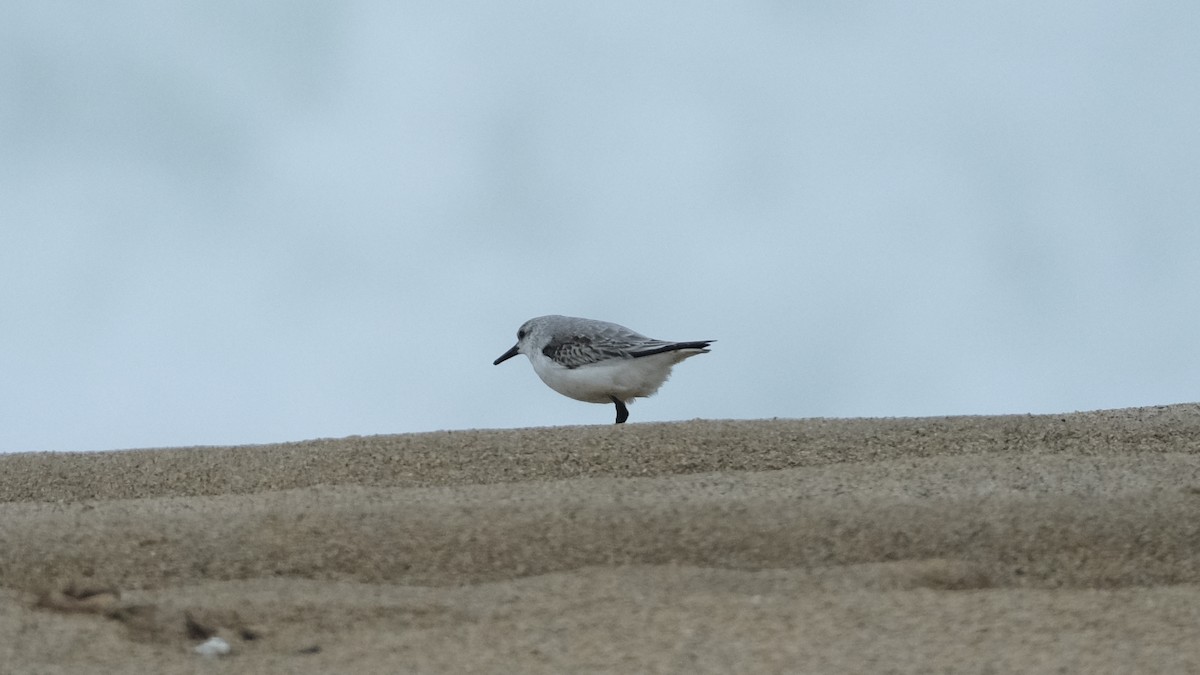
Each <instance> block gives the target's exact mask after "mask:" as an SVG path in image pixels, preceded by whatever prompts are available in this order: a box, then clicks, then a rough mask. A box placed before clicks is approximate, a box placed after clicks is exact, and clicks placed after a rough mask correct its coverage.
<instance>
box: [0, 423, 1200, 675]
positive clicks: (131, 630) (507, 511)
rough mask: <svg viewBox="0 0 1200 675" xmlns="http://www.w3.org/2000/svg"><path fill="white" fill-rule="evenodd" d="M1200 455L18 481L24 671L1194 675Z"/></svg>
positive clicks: (194, 465)
mask: <svg viewBox="0 0 1200 675" xmlns="http://www.w3.org/2000/svg"><path fill="white" fill-rule="evenodd" d="M1198 432H1200V406H1197V405H1194V404H1186V405H1177V406H1159V407H1154V408H1139V409H1129V410H1117V411H1099V412H1090V413H1071V414H1063V415H1044V416H1027V415H1018V416H992V417H957V418H922V419H879V420H872V419H859V420H763V421H693V422H687V423H676V424H629V425H624V426H622V427H616V426H599V427H563V428H552V429H527V430H504V431H464V432H441V433H433V434H412V435H400V436H375V437H354V438H348V439H340V440H333V439H324V440H317V441H309V442H302V443H288V444H278V445H266V446H246V447H229V448H188V449H161V450H134V451H121V452H111V453H92V454H26V455H13V456H5V457H0V544H2V546H0V598H2V599H3V600H2V601H0V608H2V609H0V637H4V638H5V639H3V640H0V643H2V644H4V645H7V646H5V647H0V663H6V664H10V666H11V667H12V668H14V670H12V672H102V671H104V670H109V671H111V672H135V671H138V670H139V669H140V671H141V672H146V671H147V670H149V671H153V672H164V673H173V672H198V671H195V669H197V668H206V667H209V666H205V665H203V664H201V662H202V661H204V659H203V658H202V657H198V656H195V655H194V654H191V653H190V652H189V649H190V648H191V647H192V646H193V645H194V644H195V643H196V641H197V639H198V636H199V635H201V634H204V633H205V631H211V632H212V633H213V634H219V635H222V636H225V637H226V638H227V639H228V640H229V641H230V643H231V644H232V645H233V647H234V651H233V654H231V655H230V656H228V657H222V658H221V659H219V663H218V664H210V666H213V667H219V668H235V669H236V670H237V672H272V671H274V672H279V671H280V670H286V671H288V672H332V671H338V670H341V671H344V672H396V671H397V670H412V671H415V672H737V671H742V672H750V671H753V672H928V671H930V670H937V669H946V670H947V672H989V669H990V672H1006V671H1011V672H1016V671H1021V672H1057V669H1059V668H1066V669H1067V670H1066V672H1188V671H1189V670H1190V669H1196V670H1197V671H1200V654H1198V653H1197V648H1196V647H1194V646H1193V643H1194V639H1193V637H1192V636H1193V635H1194V627H1195V626H1196V625H1198V624H1197V619H1200V609H1198V608H1200V603H1197V602H1196V600H1197V599H1198V596H1197V594H1198V591H1200V555H1198V554H1200V433H1198ZM85 587H86V588H94V589H98V590H97V592H98V593H102V592H108V591H109V590H111V597H110V596H105V595H96V596H92V597H91V598H90V599H89V598H85V600H86V601H87V602H91V603H93V604H95V605H96V607H94V608H91V609H87V608H85V609H83V610H79V611H75V609H74V608H73V606H72V605H71V604H70V603H72V602H75V601H74V600H72V599H71V598H70V597H67V598H66V599H61V598H62V596H63V593H64V589H68V590H72V589H73V590H76V591H77V590H78V589H81V588H85ZM48 598H60V599H59V600H56V601H51V600H48ZM97 598H98V599H97ZM189 622H190V623H189ZM189 626H191V628H189ZM197 626H199V627H200V628H197ZM64 645H66V647H64ZM3 650H8V653H7V654H6V653H5V651H3ZM1085 667H1086V668H1085ZM89 669H90V670H89ZM1122 669H1124V670H1122ZM1131 669H1132V670H1131ZM5 672H9V671H5Z"/></svg>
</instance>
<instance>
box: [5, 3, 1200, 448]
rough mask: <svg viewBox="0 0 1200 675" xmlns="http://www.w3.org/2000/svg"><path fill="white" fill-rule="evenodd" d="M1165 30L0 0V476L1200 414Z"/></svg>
mask: <svg viewBox="0 0 1200 675" xmlns="http://www.w3.org/2000/svg"><path fill="white" fill-rule="evenodd" d="M1197 35H1200V6H1198V5H1196V4H1195V3H1191V2H1154V1H1150V2H1146V1H1129V2H1086V1H1075V2H1062V3H1051V4H1050V5H1047V3H1039V2H1013V3H1000V4H985V3H958V2H925V3H911V2H863V3H826V2H812V3H785V2H768V1H765V0H764V1H759V2H736V3H734V2H727V3H700V4H699V5H697V4H696V3H665V4H664V3H640V2H617V3H602V4H600V5H595V6H576V5H571V4H566V5H564V4H562V3H533V2H510V3H490V2H438V3H406V2H398V3H397V2H260V3H239V2H213V3H200V4H194V3H136V2H129V3H103V4H96V3H85V2H46V3H23V4H22V5H20V6H18V4H17V3H10V4H8V5H5V6H3V7H2V8H0V326H2V327H3V330H2V331H0V332H2V334H3V336H4V337H3V346H4V349H3V351H2V352H0V418H2V422H0V452H13V451H26V450H100V449H115V448H129V447H151V446H181V445H197V444H241V443H264V442H273V441H288V440H301V439H305V438H312V437H320V436H344V435H350V434H363V435H366V434H380V433H396V432H412V431H431V430H439V429H464V428H493V427H519V426H539V425H566V424H606V423H610V422H611V418H612V411H611V406H609V407H604V406H598V405H589V404H584V403H579V402H575V401H571V400H569V399H566V398H563V397H561V396H559V395H557V394H555V393H554V392H552V391H550V390H549V389H547V388H546V387H545V386H544V385H542V384H541V382H540V381H539V380H538V379H537V377H536V376H535V375H534V373H533V371H532V369H531V368H530V367H529V365H528V363H527V362H526V361H525V359H523V358H522V359H519V360H513V361H511V362H509V363H505V364H504V365H502V366H500V367H493V366H492V365H491V361H492V360H493V359H494V358H495V357H496V356H498V355H499V354H500V353H501V352H503V351H504V350H505V349H507V348H508V347H509V346H510V345H511V344H512V343H513V341H514V339H515V332H516V329H517V327H518V326H519V325H520V324H521V323H522V322H523V321H524V320H526V319H528V318H530V317H532V316H537V315H541V314H548V313H561V314H571V315H578V316H587V317H592V318H598V319H605V320H610V321H616V322H618V323H622V324H625V325H627V326H629V327H631V328H634V329H635V330H639V331H641V332H643V333H646V334H648V335H651V336H653V337H658V338H664V339H709V338H715V339H717V340H719V342H717V344H716V345H714V349H713V352H712V353H711V354H709V355H706V356H702V357H698V358H695V359H692V360H689V361H688V362H686V363H684V364H682V365H681V366H680V367H679V368H677V369H676V371H675V375H674V376H673V378H672V380H671V381H670V382H668V383H667V384H666V385H665V386H664V387H663V389H662V390H661V392H660V393H659V394H658V395H657V396H656V397H654V398H651V399H647V400H642V401H639V402H638V403H637V404H636V405H634V406H633V407H632V408H631V420H630V421H631V422H646V421H658V420H678V419H691V418H696V417H703V418H743V419H746V418H763V417H776V416H778V417H811V416H839V417H841V416H908V415H943V414H965V413H1024V412H1060V411H1071V410H1081V409H1093V408H1103V407H1124V406H1133V405H1148V404H1159V403H1176V402H1183V401H1195V400H1198V399H1200V395H1198V394H1197V386H1198V385H1197V383H1198V382H1200V358H1198V357H1197V356H1196V345H1197V344H1198V343H1200V335H1198V333H1200V318H1198V317H1200V312H1197V300H1196V298H1197V291H1198V290H1200V123H1198V122H1197V121H1198V120H1200V78H1198V77H1197V76H1196V73H1197V70H1196V68H1197V64H1200V41H1198V40H1196V36H1197Z"/></svg>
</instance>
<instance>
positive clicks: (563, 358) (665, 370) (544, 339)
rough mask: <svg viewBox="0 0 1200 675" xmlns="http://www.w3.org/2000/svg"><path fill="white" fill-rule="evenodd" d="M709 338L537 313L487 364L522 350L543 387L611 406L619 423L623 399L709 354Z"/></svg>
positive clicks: (652, 388)
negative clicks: (671, 337) (677, 338)
mask: <svg viewBox="0 0 1200 675" xmlns="http://www.w3.org/2000/svg"><path fill="white" fill-rule="evenodd" d="M712 342H716V340H694V341H692V342H668V341H666V340H654V339H651V338H648V337H646V336H645V335H642V334H641V333H637V332H634V331H631V330H629V329H628V328H626V327H624V326H618V325H617V324H615V323H609V322H607V321H593V320H592V319H579V318H576V317H573V316H558V315H551V316H539V317H537V318H536V319H530V320H528V321H526V322H525V323H524V324H523V325H522V326H521V328H520V330H518V331H517V344H515V345H513V348H512V349H510V350H508V351H506V352H504V353H503V354H501V355H500V358H498V359H496V360H495V361H493V362H492V365H500V363H502V362H503V361H506V360H508V359H511V358H512V357H514V356H516V355H517V354H524V355H525V356H528V357H529V362H530V363H532V364H533V370H534V372H536V373H537V374H538V377H540V378H542V382H545V383H546V386H548V387H550V388H551V389H553V390H554V391H557V392H558V393H560V394H562V395H563V396H568V397H570V398H573V399H575V400H577V401H587V402H588V403H612V404H614V405H616V406H617V424H621V423H622V422H624V421H625V420H626V419H628V418H629V409H628V408H626V407H625V404H626V403H633V399H635V398H638V397H645V396H650V395H651V394H653V393H654V392H656V391H658V388H659V387H661V386H662V383H663V382H666V381H667V377H668V376H670V374H671V366H674V365H675V364H676V363H679V362H680V361H682V360H684V359H686V358H687V357H689V356H695V355H696V354H706V353H708V345H709V343H712Z"/></svg>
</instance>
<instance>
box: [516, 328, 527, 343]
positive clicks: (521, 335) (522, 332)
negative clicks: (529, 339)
mask: <svg viewBox="0 0 1200 675" xmlns="http://www.w3.org/2000/svg"><path fill="white" fill-rule="evenodd" d="M517 339H518V340H524V339H525V329H524V328H522V329H521V330H519V331H517Z"/></svg>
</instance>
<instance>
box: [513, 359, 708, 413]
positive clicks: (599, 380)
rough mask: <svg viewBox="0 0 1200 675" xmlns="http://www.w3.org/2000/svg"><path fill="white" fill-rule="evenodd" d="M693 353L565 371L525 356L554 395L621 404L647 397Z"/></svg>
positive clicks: (561, 367) (551, 362) (618, 360)
mask: <svg viewBox="0 0 1200 675" xmlns="http://www.w3.org/2000/svg"><path fill="white" fill-rule="evenodd" d="M699 353H700V352H699V351H697V350H679V351H674V352H664V353H662V354H654V355H651V356H643V357H641V358H636V359H620V358H616V359H608V360H605V361H600V362H598V363H593V364H589V365H584V366H579V367H578V368H566V367H564V366H561V365H559V364H557V363H555V362H554V361H553V360H551V359H550V358H549V357H547V356H546V355H544V354H542V353H541V352H534V353H532V354H530V355H529V360H530V361H531V362H532V363H533V370H534V372H536V373H537V374H538V377H540V378H542V382H545V383H546V386H548V387H550V388H551V389H553V390H554V391H557V392H558V393H560V394H562V395H563V396H567V397H569V398H573V399H575V400H577V401H586V402H588V403H610V402H611V399H610V398H609V397H610V396H616V397H617V398H619V399H621V400H622V401H625V402H626V403H628V402H630V401H632V400H633V399H634V398H637V397H644V396H650V395H651V394H653V393H654V392H656V391H658V388H659V387H661V386H662V384H663V382H666V381H667V378H668V377H669V376H670V375H671V367H672V366H674V365H675V364H676V363H679V362H680V361H682V360H684V359H686V358H687V357H689V356H694V355H695V354H699Z"/></svg>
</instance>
